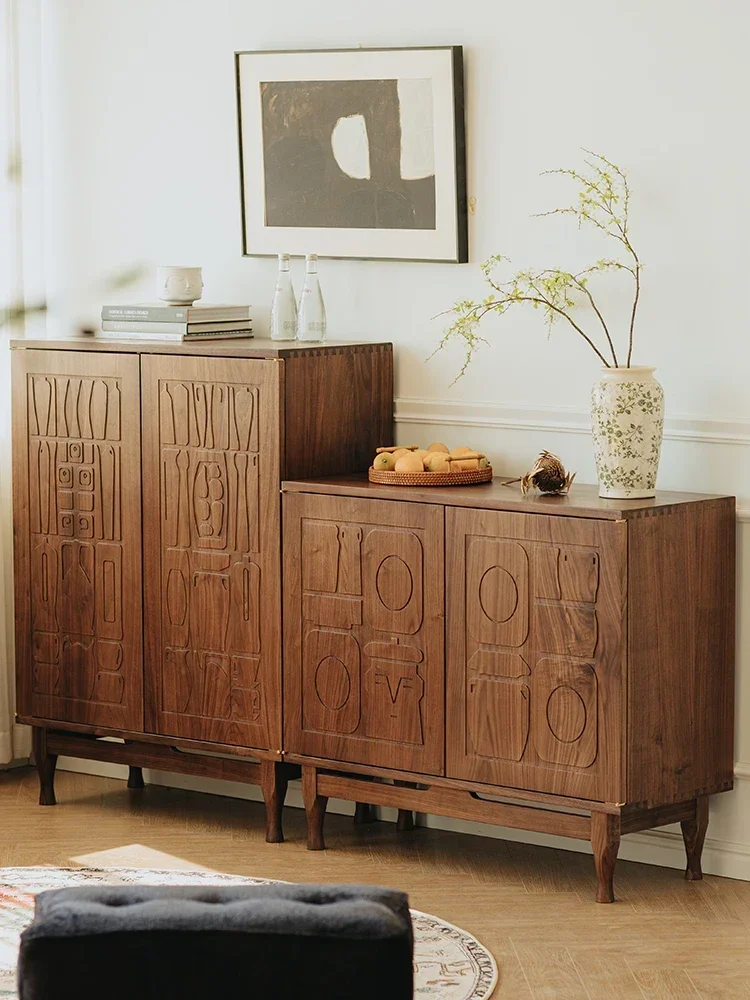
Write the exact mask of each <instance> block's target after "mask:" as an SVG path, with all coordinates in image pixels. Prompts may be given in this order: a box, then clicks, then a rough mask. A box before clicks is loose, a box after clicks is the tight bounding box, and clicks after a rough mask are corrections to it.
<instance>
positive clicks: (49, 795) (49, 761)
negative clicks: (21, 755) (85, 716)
mask: <svg viewBox="0 0 750 1000" xmlns="http://www.w3.org/2000/svg"><path fill="white" fill-rule="evenodd" d="M32 746H33V750H34V762H35V763H36V769H37V773H38V774H39V805H40V806H54V805H57V802H56V800H55V767H56V766H57V754H54V753H47V730H46V729H44V728H43V727H42V726H34V727H33V729H32Z"/></svg>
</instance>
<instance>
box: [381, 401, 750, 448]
mask: <svg viewBox="0 0 750 1000" xmlns="http://www.w3.org/2000/svg"><path fill="white" fill-rule="evenodd" d="M394 419H395V420H396V422H397V423H399V424H433V425H434V424H446V425H448V426H451V427H496V428H507V429H509V430H525V431H537V430H544V431H556V432H557V433H558V434H590V433H591V418H590V416H589V413H588V411H587V410H579V409H576V408H575V407H572V406H561V407H551V406H533V407H532V406H509V405H506V404H505V403H490V402H482V401H477V402H470V401H463V400H455V399H425V398H420V397H407V396H404V397H400V398H397V399H396V400H395V411H394ZM664 440H665V441H693V442H698V443H700V444H723V445H740V446H744V447H747V446H750V420H724V419H720V418H717V417H699V416H690V415H688V416H680V417H668V418H667V419H666V420H665V421H664Z"/></svg>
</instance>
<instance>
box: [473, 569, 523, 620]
mask: <svg viewBox="0 0 750 1000" xmlns="http://www.w3.org/2000/svg"><path fill="white" fill-rule="evenodd" d="M479 603H480V605H481V607H482V611H483V612H484V613H485V615H486V616H487V617H488V618H489V620H490V621H492V622H495V623H496V624H498V625H502V624H503V622H507V621H509V620H510V619H511V618H512V617H513V615H514V614H515V613H516V608H517V607H518V587H517V586H516V581H515V580H514V579H513V577H512V576H511V575H510V573H509V572H508V571H507V569H503V567H502V566H490V568H489V569H488V570H485V572H484V574H483V576H482V579H481V580H480V581H479Z"/></svg>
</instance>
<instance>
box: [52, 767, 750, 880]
mask: <svg viewBox="0 0 750 1000" xmlns="http://www.w3.org/2000/svg"><path fill="white" fill-rule="evenodd" d="M743 766H744V767H747V765H743ZM58 768H59V769H60V770H63V771H75V772H78V773H82V774H97V775H100V776H102V777H106V778H121V779H123V780H124V779H125V778H127V773H128V769H127V767H124V766H123V765H122V764H107V763H103V762H99V761H91V760H79V759H75V758H70V757H61V758H60V760H59V762H58ZM143 774H144V778H145V780H146V784H151V785H163V786H166V787H169V788H184V789H187V790H189V791H195V792H208V793H210V794H214V795H217V794H218V795H226V796H228V797H230V798H238V799H246V800H248V801H251V802H262V801H263V796H262V794H261V791H260V789H259V788H258V787H257V786H255V785H243V784H239V783H237V782H234V781H221V780H217V779H213V778H197V777H191V776H190V775H183V774H166V773H164V772H161V771H149V770H144V772H143ZM744 776H745V775H743V777H744ZM286 804H287V806H289V807H291V808H295V809H302V808H304V807H303V803H302V792H301V789H300V784H299V782H298V781H292V782H291V783H290V785H289V792H288V794H287V798H286ZM328 811H329V812H332V813H337V814H339V815H342V816H351V815H352V813H353V812H354V804H353V803H352V802H345V801H342V800H338V799H331V800H329V803H328ZM378 812H379V815H380V817H381V818H382V819H384V820H386V821H389V822H395V821H396V817H397V810H396V809H382V808H381V809H379V810H378ZM417 825H418V826H426V827H429V828H431V829H434V830H449V831H454V832H456V833H468V834H472V835H473V836H478V837H493V838H495V839H498V840H509V841H512V842H515V843H520V844H538V845H539V846H541V847H553V848H557V849H558V850H563V851H576V852H578V853H580V854H591V845H590V844H589V843H588V842H587V841H584V840H572V839H571V838H569V837H553V836H550V835H548V834H543V833H534V832H532V831H527V830H510V829H507V828H505V827H500V826H491V825H489V824H487V823H472V822H467V821H466V820H458V819H451V818H450V817H447V816H426V815H423V814H421V813H419V814H418V815H417ZM709 829H710V827H709ZM619 857H620V858H621V859H623V860H626V861H639V862H641V863H643V864H647V865H659V866H661V867H663V868H676V869H679V870H682V869H684V867H685V849H684V847H683V843H682V834H681V833H680V831H679V827H677V828H676V829H672V828H663V829H660V830H648V831H646V832H644V833H631V834H628V835H627V836H625V837H623V839H622V843H621V845H620V853H619ZM703 871H704V872H705V873H706V874H707V875H721V876H723V877H725V878H736V879H742V880H743V881H750V844H740V843H730V842H726V841H719V840H713V839H712V838H711V837H708V838H707V839H706V845H705V848H704V850H703Z"/></svg>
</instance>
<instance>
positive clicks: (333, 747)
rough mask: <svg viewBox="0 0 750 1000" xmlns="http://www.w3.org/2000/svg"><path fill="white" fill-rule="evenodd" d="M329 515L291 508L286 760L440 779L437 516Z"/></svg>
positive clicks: (397, 508)
mask: <svg viewBox="0 0 750 1000" xmlns="http://www.w3.org/2000/svg"><path fill="white" fill-rule="evenodd" d="M322 503H323V504H324V506H325V512H324V514H323V515H322V516H316V511H317V508H318V507H319V506H321V498H319V497H313V496H291V495H285V498H284V512H285V513H284V516H285V527H284V531H285V566H286V576H285V580H286V586H287V591H286V597H287V603H286V608H287V611H286V616H287V621H286V643H287V645H286V650H287V653H286V656H287V659H286V660H285V663H286V674H285V696H286V720H287V722H286V730H285V741H286V746H287V749H289V750H295V751H297V752H301V753H310V754H318V755H322V756H327V757H332V758H333V759H337V758H338V759H341V760H350V761H353V762H362V763H370V764H381V765H383V766H388V767H395V768H404V769H408V768H410V769H413V770H423V771H428V772H429V771H432V772H433V773H441V769H442V734H441V732H440V727H441V726H442V697H443V694H442V692H443V664H442V619H441V609H442V510H440V509H438V508H430V507H429V506H427V505H424V506H423V505H419V504H408V505H406V504H398V503H388V502H385V503H384V502H381V501H366V500H344V501H341V500H338V499H332V498H326V500H324V501H322ZM337 514H338V515H339V516H336V515H337Z"/></svg>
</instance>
